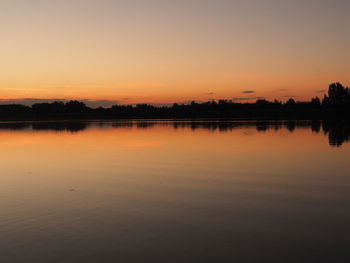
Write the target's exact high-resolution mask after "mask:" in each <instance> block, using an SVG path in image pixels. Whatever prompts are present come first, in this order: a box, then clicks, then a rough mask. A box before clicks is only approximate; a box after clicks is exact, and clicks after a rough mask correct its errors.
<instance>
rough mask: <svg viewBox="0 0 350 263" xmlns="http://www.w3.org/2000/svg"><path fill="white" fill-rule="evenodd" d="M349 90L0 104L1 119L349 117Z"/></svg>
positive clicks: (337, 87) (337, 85)
mask: <svg viewBox="0 0 350 263" xmlns="http://www.w3.org/2000/svg"><path fill="white" fill-rule="evenodd" d="M349 113H350V90H349V88H346V87H344V86H343V85H342V84H340V83H333V84H331V85H329V89H328V92H327V94H325V95H324V97H323V98H322V99H320V98H318V97H315V98H312V99H311V100H310V101H295V100H294V99H293V98H290V99H289V100H287V101H286V102H281V101H278V100H274V101H268V100H265V99H258V100H257V101H256V102H255V103H242V102H235V101H233V100H218V101H214V100H213V101H207V102H203V103H198V102H195V101H192V102H191V103H189V104H178V103H174V104H173V105H172V106H154V105H151V104H137V105H114V106H112V107H110V108H103V107H99V108H96V109H93V108H90V107H88V106H86V105H85V104H84V103H83V102H79V101H69V102H59V101H57V102H53V103H36V104H33V105H32V106H24V105H20V104H9V105H0V118H2V119H101V118H103V119H119V118H244V119H250V118H252V119H254V118H256V119H266V118H270V119H293V118H295V119H321V118H327V117H332V118H333V117H337V118H348V117H349V116H350V115H349Z"/></svg>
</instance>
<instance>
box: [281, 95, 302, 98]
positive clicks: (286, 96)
mask: <svg viewBox="0 0 350 263" xmlns="http://www.w3.org/2000/svg"><path fill="white" fill-rule="evenodd" d="M297 97H299V96H297V95H295V96H292V95H284V96H282V98H297Z"/></svg>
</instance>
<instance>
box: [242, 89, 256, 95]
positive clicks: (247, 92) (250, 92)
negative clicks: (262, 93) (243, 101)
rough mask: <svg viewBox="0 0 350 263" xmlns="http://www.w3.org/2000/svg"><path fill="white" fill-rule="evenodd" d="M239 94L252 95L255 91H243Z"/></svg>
mask: <svg viewBox="0 0 350 263" xmlns="http://www.w3.org/2000/svg"><path fill="white" fill-rule="evenodd" d="M241 93H244V94H252V93H255V91H254V90H243V91H242V92H241Z"/></svg>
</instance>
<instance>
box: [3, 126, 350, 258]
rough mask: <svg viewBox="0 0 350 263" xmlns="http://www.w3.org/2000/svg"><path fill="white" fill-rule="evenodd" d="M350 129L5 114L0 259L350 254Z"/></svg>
mask: <svg viewBox="0 0 350 263" xmlns="http://www.w3.org/2000/svg"><path fill="white" fill-rule="evenodd" d="M349 134H350V128H349V126H347V125H346V124H344V123H339V122H337V123H333V122H332V123H329V122H328V123H327V122H319V121H283V122H277V121H265V122H262V121H260V122H256V121H245V122H244V121H215V122H214V121H211V122H209V121H171V120H169V121H160V120H152V121H142V120H139V121H138V120H134V121H127V120H125V121H90V122H2V123H0V138H1V140H0V164H1V169H2V171H1V184H0V207H1V213H0V262H6V263H7V262H16V263H18V262H35V263H40V262H45V263H47V262H50V263H52V262H167V263H169V262H177V263H178V262H250V263H254V262H293V263H295V262H298V263H300V262H308V263H309V262H332V263H334V262H350V253H349V251H350V234H349V233H350V232H349V230H350V228H349V222H350V172H349V171H350V162H349V161H350V144H348V142H349V139H350V138H349Z"/></svg>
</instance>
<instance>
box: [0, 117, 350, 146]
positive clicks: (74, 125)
mask: <svg viewBox="0 0 350 263" xmlns="http://www.w3.org/2000/svg"><path fill="white" fill-rule="evenodd" d="M90 126H93V127H95V128H97V129H109V128H113V129H119V128H137V129H148V128H153V127H156V126H169V127H172V128H174V129H191V130H197V129H204V130H209V131H212V132H215V131H218V132H226V131H232V130H235V129H242V128H249V127H251V128H255V129H256V131H258V132H266V131H269V130H274V131H277V130H281V129H285V130H288V131H289V132H291V133H293V132H294V131H296V130H297V129H311V130H312V132H314V133H320V132H321V131H323V132H324V134H326V135H328V140H329V144H330V145H331V146H337V147H339V146H341V145H342V144H343V143H346V142H349V141H350V122H346V121H341V120H336V121H329V120H327V121H319V120H313V121H291V120H288V121H225V120H220V121H196V120H193V121H157V120H155V121H147V120H140V121H128V120H122V121H107V122H103V121H101V122H89V121H86V122H85V121H58V122H54V121H53V122H49V121H48V122H3V123H1V122H0V130H24V131H25V130H38V131H40V130H52V131H57V132H60V131H69V132H79V131H83V130H85V129H87V128H88V127H90Z"/></svg>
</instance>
